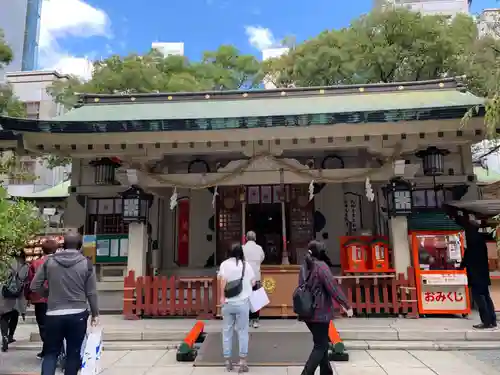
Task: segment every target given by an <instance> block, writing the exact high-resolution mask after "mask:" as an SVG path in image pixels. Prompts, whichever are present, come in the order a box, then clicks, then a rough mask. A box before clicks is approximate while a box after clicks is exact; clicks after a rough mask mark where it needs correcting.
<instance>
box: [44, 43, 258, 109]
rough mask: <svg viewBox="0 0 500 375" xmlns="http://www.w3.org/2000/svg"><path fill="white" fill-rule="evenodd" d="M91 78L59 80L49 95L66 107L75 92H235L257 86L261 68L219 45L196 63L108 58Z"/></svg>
mask: <svg viewBox="0 0 500 375" xmlns="http://www.w3.org/2000/svg"><path fill="white" fill-rule="evenodd" d="M93 68H94V70H93V74H92V78H91V79H90V80H89V81H86V82H83V81H81V80H79V79H78V78H77V77H71V78H70V79H69V80H68V81H60V82H57V83H56V84H54V85H53V86H52V87H50V88H49V92H50V93H51V94H52V95H53V96H54V97H55V98H56V100H57V101H58V102H60V103H63V104H64V105H65V106H67V107H71V106H73V105H74V104H76V100H77V97H76V96H75V94H76V93H106V94H116V93H148V92H191V91H204V90H237V89H241V88H253V87H256V86H257V85H259V84H260V81H261V78H262V77H261V75H260V73H261V66H260V63H259V62H258V61H257V59H256V58H255V56H253V55H244V54H241V53H240V52H239V51H238V50H237V49H236V48H235V47H233V46H226V45H223V46H221V47H219V48H218V49H217V50H216V51H211V52H205V53H204V55H203V58H202V59H201V61H199V62H191V61H189V60H188V59H187V58H186V57H184V56H166V57H165V56H164V55H163V54H161V53H160V52H159V51H156V50H151V51H150V52H149V53H147V54H145V55H142V56H141V55H137V54H130V55H128V56H125V57H123V58H122V57H120V56H117V55H115V56H111V57H109V58H107V59H104V60H101V61H96V62H95V63H94V67H93Z"/></svg>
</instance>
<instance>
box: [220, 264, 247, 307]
mask: <svg viewBox="0 0 500 375" xmlns="http://www.w3.org/2000/svg"><path fill="white" fill-rule="evenodd" d="M245 264H246V262H245V261H243V271H241V278H239V279H237V280H233V281H229V282H228V283H227V284H226V286H225V287H224V297H226V298H233V297H236V296H239V295H240V294H241V291H242V290H243V277H245Z"/></svg>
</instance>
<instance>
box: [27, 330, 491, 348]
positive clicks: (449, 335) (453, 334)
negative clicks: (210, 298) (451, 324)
mask: <svg viewBox="0 0 500 375" xmlns="http://www.w3.org/2000/svg"><path fill="white" fill-rule="evenodd" d="M33 328H35V329H36V327H33ZM209 328H210V327H209ZM214 328H215V327H212V328H211V329H207V333H210V332H220V331H216V330H214ZM35 329H33V330H31V334H30V336H29V337H30V341H32V342H37V341H40V335H39V333H38V330H35ZM261 330H262V328H261ZM262 331H264V330H262ZM286 331H287V332H288V331H290V330H289V329H288V330H286ZM251 332H253V330H251ZM257 332H258V331H257ZM265 332H283V330H279V329H266V330H265ZM302 332H303V331H302ZM187 333H188V329H186V330H172V329H170V330H158V329H148V330H139V329H136V330H133V329H130V330H125V329H120V330H117V329H112V328H110V329H106V328H104V340H105V341H112V342H117V341H118V342H121V341H127V342H136V341H137V342H141V341H145V342H148V341H175V342H177V341H182V340H183V339H184V337H185V336H186V334H187ZM339 334H340V337H341V338H342V339H343V340H346V341H376V342H381V341H389V342H397V341H405V342H406V341H408V342H411V341H419V342H430V343H433V342H454V341H459V342H460V341H469V342H475V341H480V342H486V341H488V342H493V343H496V345H497V347H500V329H499V330H484V331H478V330H432V331H421V330H401V329H399V330H396V329H391V328H389V329H339Z"/></svg>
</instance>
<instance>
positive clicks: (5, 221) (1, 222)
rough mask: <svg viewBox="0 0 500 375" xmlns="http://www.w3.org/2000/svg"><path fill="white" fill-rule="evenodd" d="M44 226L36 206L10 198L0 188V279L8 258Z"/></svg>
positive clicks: (24, 245) (23, 246)
mask: <svg viewBox="0 0 500 375" xmlns="http://www.w3.org/2000/svg"><path fill="white" fill-rule="evenodd" d="M43 227H44V223H43V220H42V219H41V218H40V216H39V214H38V209H37V208H36V206H35V205H34V204H33V203H31V202H28V201H24V200H16V201H13V200H10V199H8V197H7V192H6V190H5V189H3V188H0V280H1V279H2V276H3V275H5V267H6V265H7V264H9V258H10V257H12V256H13V255H15V254H16V253H18V252H19V251H21V250H22V249H24V248H25V247H26V245H27V243H28V241H30V240H32V239H33V238H34V237H35V236H36V235H37V234H39V233H40V232H41V230H42V229H43Z"/></svg>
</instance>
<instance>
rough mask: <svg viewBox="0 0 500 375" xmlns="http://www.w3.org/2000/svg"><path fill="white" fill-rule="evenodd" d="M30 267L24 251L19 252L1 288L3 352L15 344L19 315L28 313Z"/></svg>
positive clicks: (0, 312)
mask: <svg viewBox="0 0 500 375" xmlns="http://www.w3.org/2000/svg"><path fill="white" fill-rule="evenodd" d="M28 269H29V267H28V265H27V264H26V255H25V254H24V251H22V250H21V251H19V252H18V254H16V256H15V257H14V258H13V260H12V261H11V264H10V265H9V270H8V272H9V275H8V276H7V279H6V281H5V282H4V283H3V285H2V286H1V293H0V331H1V334H2V347H1V349H2V352H6V351H7V350H8V349H9V344H11V343H13V342H15V341H16V340H15V339H14V333H15V331H16V328H17V323H18V321H19V315H20V314H21V315H23V316H24V314H25V313H26V299H25V298H24V288H25V286H26V280H27V279H28Z"/></svg>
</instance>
